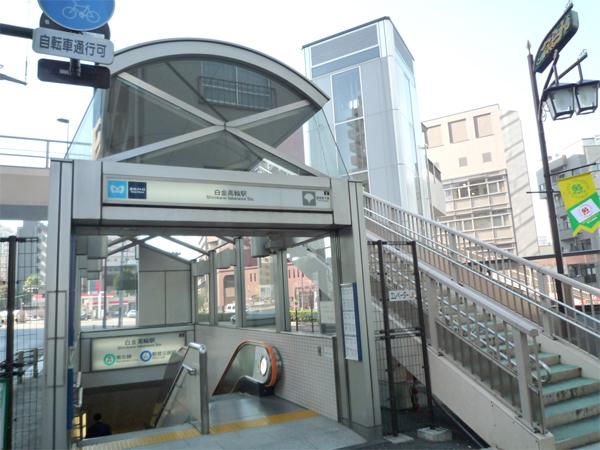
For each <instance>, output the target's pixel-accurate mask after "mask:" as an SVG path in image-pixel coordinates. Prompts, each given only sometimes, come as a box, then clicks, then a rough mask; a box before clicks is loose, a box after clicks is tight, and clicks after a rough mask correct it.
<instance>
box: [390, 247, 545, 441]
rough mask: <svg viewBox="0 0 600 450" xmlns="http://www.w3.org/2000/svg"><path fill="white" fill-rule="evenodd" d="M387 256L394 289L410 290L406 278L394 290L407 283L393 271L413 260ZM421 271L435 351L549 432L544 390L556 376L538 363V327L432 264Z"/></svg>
mask: <svg viewBox="0 0 600 450" xmlns="http://www.w3.org/2000/svg"><path fill="white" fill-rule="evenodd" d="M384 252H385V253H386V254H387V256H386V260H387V265H386V266H385V267H384V270H385V271H386V277H387V279H388V282H389V283H390V289H406V286H410V285H411V284H412V283H413V280H411V279H410V276H406V277H404V278H405V279H404V280H402V281H401V282H400V284H401V285H402V286H400V285H398V286H393V281H392V280H394V279H395V280H399V279H401V278H402V277H401V276H400V277H399V276H398V275H399V274H397V273H393V272H394V270H395V269H394V266H400V264H399V263H394V258H397V259H398V260H404V261H409V260H410V259H411V255H409V254H408V252H405V251H402V250H399V249H398V248H396V247H393V246H387V245H384ZM418 267H419V271H420V273H421V283H422V286H423V306H424V310H425V316H426V318H427V325H426V328H427V330H426V331H427V333H426V336H427V340H428V344H429V345H430V347H431V348H432V349H433V350H435V351H436V352H438V353H443V354H446V355H448V356H449V357H451V358H452V359H454V361H455V362H456V363H457V364H458V365H460V366H461V367H463V369H464V370H466V371H468V372H470V373H471V374H472V375H474V379H476V380H479V382H481V383H482V384H484V385H485V386H486V387H487V388H488V389H490V390H492V391H493V392H495V393H496V395H497V396H498V397H499V398H500V399H501V400H502V401H503V402H504V403H505V404H506V405H507V406H508V407H510V408H512V409H514V410H515V411H516V412H517V413H518V414H519V415H520V416H521V417H522V419H523V421H524V422H525V424H526V425H527V426H529V427H530V428H531V429H533V430H541V431H542V432H545V424H544V409H543V408H544V406H543V401H542V395H543V386H542V385H543V383H546V382H549V381H550V379H551V378H550V377H551V372H550V368H549V367H548V365H546V364H545V363H544V362H543V361H542V360H540V359H539V355H538V347H539V346H538V344H537V340H536V338H537V336H538V332H539V327H538V326H537V325H535V324H534V323H532V322H530V321H529V320H526V319H524V318H521V317H518V316H515V315H514V314H513V313H512V311H510V310H509V309H508V308H506V307H504V306H502V305H499V304H497V303H495V302H493V301H491V300H489V299H487V298H486V297H485V296H484V295H482V294H481V293H479V292H477V291H475V290H473V289H470V288H468V287H465V286H462V285H460V284H459V283H456V282H455V281H453V280H452V279H450V278H449V277H448V276H447V275H445V274H444V273H441V272H440V271H438V270H436V269H435V268H433V267H431V266H430V265H429V264H427V263H423V262H422V261H419V264H418ZM386 284H387V283H386ZM413 306H414V308H415V309H416V308H417V306H416V304H415V305H413ZM402 320H403V318H402V317H396V316H395V315H394V314H393V313H391V316H390V321H392V322H398V323H396V326H398V324H399V323H400V322H402Z"/></svg>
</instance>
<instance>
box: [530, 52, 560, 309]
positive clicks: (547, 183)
mask: <svg viewBox="0 0 600 450" xmlns="http://www.w3.org/2000/svg"><path fill="white" fill-rule="evenodd" d="M528 49H529V50H531V48H530V45H529V43H528ZM527 63H528V66H529V77H530V79H531V93H532V95H533V107H534V109H535V122H536V125H537V129H538V139H539V141H540V153H541V157H542V170H543V172H544V190H545V192H546V201H547V202H548V216H549V219H550V232H551V234H552V246H553V249H554V258H555V260H556V271H557V272H558V273H560V274H563V275H564V273H565V269H564V266H563V259H562V250H561V248H560V236H559V234H558V222H557V220H556V208H555V206H554V192H553V190H552V178H551V177H550V165H549V164H548V152H547V149H546V137H545V134H544V124H543V122H542V114H541V107H540V99H539V97H538V87H537V80H536V78H535V70H534V68H533V56H532V54H531V51H529V54H528V55H527ZM555 283H556V298H557V300H558V301H559V302H561V303H563V302H564V296H563V292H562V283H561V282H560V281H559V280H556V279H555Z"/></svg>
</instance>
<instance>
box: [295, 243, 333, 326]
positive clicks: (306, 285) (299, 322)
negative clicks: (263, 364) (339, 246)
mask: <svg viewBox="0 0 600 450" xmlns="http://www.w3.org/2000/svg"><path fill="white" fill-rule="evenodd" d="M287 275H288V298H289V303H290V311H289V315H290V317H289V323H290V325H291V331H298V332H317V333H335V310H334V303H333V281H332V268H331V239H330V238H329V237H325V238H322V239H318V240H316V241H312V242H310V243H308V244H304V245H300V246H296V247H293V248H289V249H288V252H287Z"/></svg>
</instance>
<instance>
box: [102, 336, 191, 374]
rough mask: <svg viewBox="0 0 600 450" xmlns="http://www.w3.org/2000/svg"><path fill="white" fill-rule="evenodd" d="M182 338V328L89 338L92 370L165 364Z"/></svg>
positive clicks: (181, 342)
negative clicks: (170, 330) (150, 332)
mask: <svg viewBox="0 0 600 450" xmlns="http://www.w3.org/2000/svg"><path fill="white" fill-rule="evenodd" d="M185 344H186V342H185V331H176V332H172V333H156V334H139V335H133V334H132V335H130V336H118V337H108V338H96V339H93V340H92V371H101V370H113V369H129V368H132V367H145V366H156V365H160V364H167V363H168V362H169V358H170V357H171V354H172V353H175V352H176V351H177V350H179V349H180V348H181V347H182V346H184V345H185Z"/></svg>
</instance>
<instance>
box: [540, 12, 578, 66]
mask: <svg viewBox="0 0 600 450" xmlns="http://www.w3.org/2000/svg"><path fill="white" fill-rule="evenodd" d="M571 8H572V5H571V7H570V8H569V9H567V10H566V11H565V12H564V13H563V15H562V16H561V17H560V19H558V22H556V24H555V25H554V26H553V27H552V29H551V30H550V32H549V33H548V34H547V35H546V37H545V38H544V40H543V41H542V45H540V48H539V49H538V51H537V54H536V55H535V71H536V72H538V73H542V72H543V71H544V70H545V69H546V67H548V65H549V64H550V63H551V62H552V59H553V58H554V51H555V50H558V51H559V52H560V51H561V50H562V49H563V48H564V46H565V45H567V42H569V41H570V40H571V38H572V37H573V36H574V35H575V33H577V29H578V28H579V18H578V16H577V13H576V12H575V11H573V10H572V9H571Z"/></svg>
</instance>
